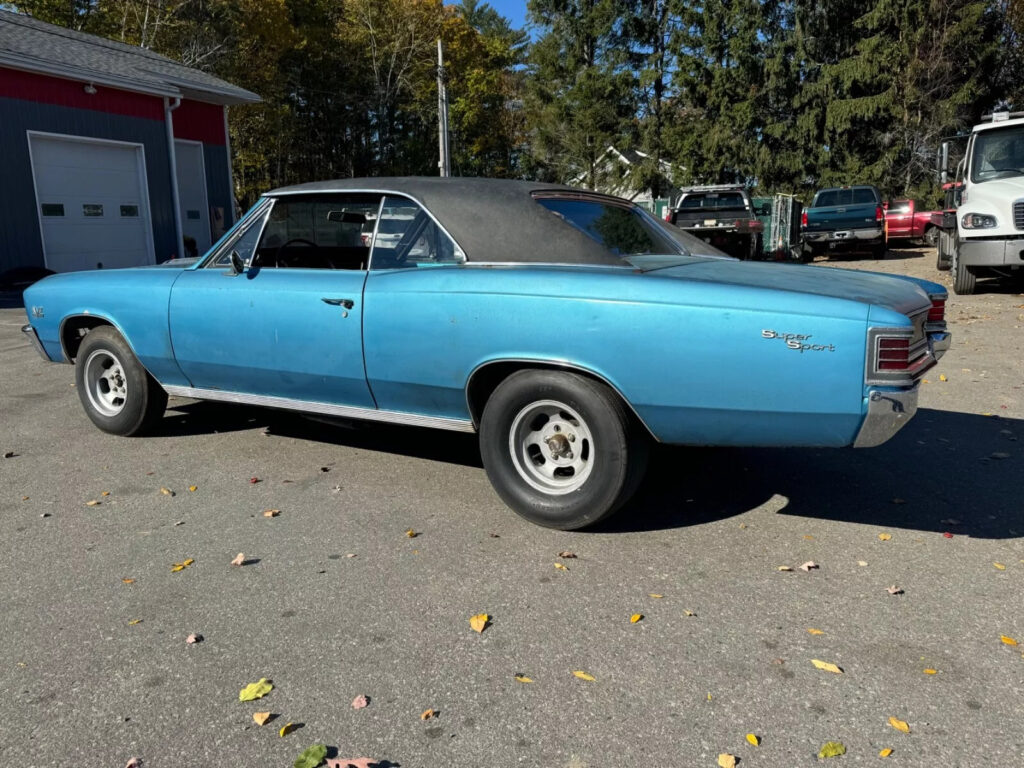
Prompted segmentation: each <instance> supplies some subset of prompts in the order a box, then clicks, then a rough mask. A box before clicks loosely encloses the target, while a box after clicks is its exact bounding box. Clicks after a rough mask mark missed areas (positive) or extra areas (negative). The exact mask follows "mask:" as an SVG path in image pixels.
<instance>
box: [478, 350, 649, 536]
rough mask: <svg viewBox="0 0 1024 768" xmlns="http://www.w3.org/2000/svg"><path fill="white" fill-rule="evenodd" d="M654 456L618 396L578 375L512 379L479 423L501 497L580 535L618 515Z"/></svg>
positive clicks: (533, 518)
mask: <svg viewBox="0 0 1024 768" xmlns="http://www.w3.org/2000/svg"><path fill="white" fill-rule="evenodd" d="M648 450H649V445H648V439H647V435H646V433H645V432H644V431H643V428H642V427H641V426H640V425H639V424H638V423H637V420H636V418H635V417H634V416H633V415H632V414H631V413H630V412H629V411H628V410H627V409H626V406H625V405H624V404H623V403H622V401H621V399H620V398H619V397H618V395H617V394H616V393H615V392H613V391H612V390H611V389H609V388H608V387H607V386H605V385H604V384H601V383H600V382H597V381H594V380H592V379H589V378H586V377H584V376H580V375H577V374H574V373H564V372H561V371H548V370H525V371H519V372H517V373H514V374H512V375H511V376H509V377H508V378H507V379H505V380H504V381H503V382H502V383H501V384H499V385H498V388H497V389H496V390H495V391H494V393H493V394H492V395H491V397H490V398H489V399H488V401H487V404H486V405H485V407H484V411H483V416H482V418H481V419H480V453H481V455H482V457H483V462H484V468H485V469H486V470H487V477H488V478H489V479H490V481H491V484H492V485H493V486H494V489H495V491H497V493H498V495H499V496H500V497H501V498H502V500H503V501H504V502H505V503H506V504H508V506H509V507H511V508H512V510H513V511H515V512H516V513H517V514H519V515H521V516H522V517H524V518H526V519H527V520H529V521H530V522H532V523H536V524H537V525H542V526H545V527H547V528H559V529H561V530H564V531H571V530H576V529H579V528H584V527H586V526H588V525H593V524H594V523H596V522H597V521H598V520H601V519H603V518H605V517H607V516H608V515H610V514H611V513H613V512H614V511H615V510H616V509H618V508H619V507H620V506H622V505H623V504H624V503H625V502H626V501H627V500H628V499H629V498H630V497H631V496H632V495H633V493H634V492H635V490H636V488H637V486H638V485H639V484H640V480H641V479H642V478H643V473H644V469H645V468H646V464H647V455H648Z"/></svg>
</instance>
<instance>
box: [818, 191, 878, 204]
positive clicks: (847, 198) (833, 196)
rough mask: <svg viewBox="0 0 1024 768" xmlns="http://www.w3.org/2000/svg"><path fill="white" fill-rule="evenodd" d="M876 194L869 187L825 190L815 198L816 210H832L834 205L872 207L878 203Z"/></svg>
mask: <svg viewBox="0 0 1024 768" xmlns="http://www.w3.org/2000/svg"><path fill="white" fill-rule="evenodd" d="M877 202H878V199H877V198H876V197H875V192H874V190H873V189H870V188H869V187H845V188H843V189H823V190H821V192H819V193H818V196H817V197H816V198H814V204H813V206H812V207H814V208H830V207H832V206H834V205H870V204H871V203H877Z"/></svg>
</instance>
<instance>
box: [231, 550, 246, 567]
mask: <svg viewBox="0 0 1024 768" xmlns="http://www.w3.org/2000/svg"><path fill="white" fill-rule="evenodd" d="M231 564H232V565H244V564H245V553H244V552H239V553H238V554H237V555H235V559H234V560H232V561H231Z"/></svg>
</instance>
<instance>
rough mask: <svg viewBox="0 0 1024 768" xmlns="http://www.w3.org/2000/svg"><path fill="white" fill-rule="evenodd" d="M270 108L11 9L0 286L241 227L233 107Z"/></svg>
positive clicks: (1, 153)
mask: <svg viewBox="0 0 1024 768" xmlns="http://www.w3.org/2000/svg"><path fill="white" fill-rule="evenodd" d="M257 101H259V97H258V96H257V95H256V94H254V93H250V92H249V91H246V90H244V89H242V88H238V87H236V86H233V85H231V84H230V83H227V82H224V81H223V80H220V79H219V78H216V77H213V76H212V75H209V74H207V73H205V72H201V71H199V70H196V69H192V68H189V67H185V66H183V65H181V64H179V63H177V62H175V61H172V60H171V59H168V58H166V57H164V56H160V55H158V54H155V53H153V52H152V51H148V50H146V49H144V48H137V47H134V46H130V45H124V44H122V43H117V42H114V41H112V40H107V39H105V38H101V37H96V36H93V35H86V34H82V33H80V32H75V31H73V30H69V29H65V28H63V27H58V26H54V25H52V24H45V23H43V22H40V21H37V20H36V19H33V18H31V17H28V16H25V15H21V14H17V13H11V12H8V11H2V10H0V275H3V274H4V273H8V274H10V271H11V270H17V271H18V272H22V273H23V272H25V271H26V269H29V270H36V269H40V268H45V269H46V270H49V271H53V272H70V271H75V270H82V269H104V268H106V269H109V268H114V267H127V266H139V265H145V264H155V263H159V262H162V261H166V260H168V259H171V258H174V257H181V256H188V255H192V254H196V253H202V252H204V251H205V250H206V249H207V248H208V247H209V246H210V245H211V243H212V242H214V241H216V240H217V239H218V238H219V237H220V235H221V234H223V232H224V231H225V230H226V229H227V228H228V227H230V226H231V224H232V223H233V222H234V205H233V191H232V190H233V186H234V185H233V183H232V178H231V149H230V142H229V139H228V133H227V109H228V106H229V105H235V104H248V103H254V102H257Z"/></svg>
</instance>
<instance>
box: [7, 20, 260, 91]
mask: <svg viewBox="0 0 1024 768" xmlns="http://www.w3.org/2000/svg"><path fill="white" fill-rule="evenodd" d="M0 66H9V67H12V68H15V69H23V70H28V71H32V72H42V73H45V74H51V75H57V76H60V77H68V78H73V79H76V80H82V81H88V82H93V83H101V84H105V85H110V86H112V87H115V88H122V89H124V90H130V91H140V92H142V93H151V94H155V95H158V96H186V97H189V98H194V99H199V100H202V101H208V102H213V103H215V104H248V103H253V102H257V101H259V100H260V97H259V96H257V95H256V94H255V93H252V92H250V91H247V90H245V89H244V88H239V87H237V86H234V85H232V84H231V83H228V82H225V81H224V80H221V79H220V78H219V77H214V76H213V75H210V74H207V73H206V72H202V71H200V70H198V69H192V68H191V67H186V66H185V65H184V64H180V63H178V62H176V61H174V60H172V59H168V58H167V57H166V56H161V55H160V54H158V53H153V52H152V51H149V50H146V49H145V48H139V47H137V46H132V45H125V44H124V43H118V42H115V41H113V40H107V39H106V38H103V37H97V36H95V35H87V34H85V33H83V32H76V31H75V30H73V29H65V28H64V27H58V26H55V25H53V24H47V23H45V22H42V21H39V20H37V19H33V18H32V17H31V16H25V15H23V14H19V13H11V12H10V11H4V10H0Z"/></svg>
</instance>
